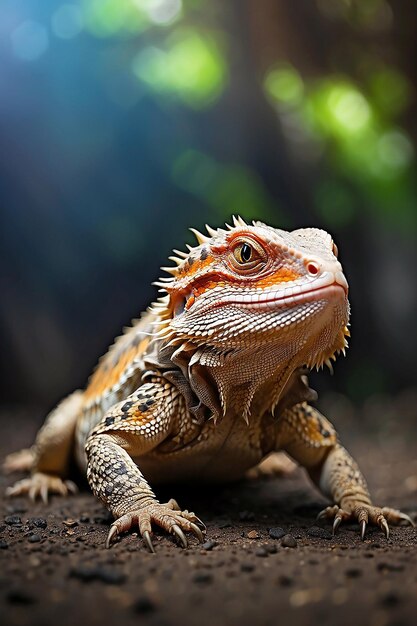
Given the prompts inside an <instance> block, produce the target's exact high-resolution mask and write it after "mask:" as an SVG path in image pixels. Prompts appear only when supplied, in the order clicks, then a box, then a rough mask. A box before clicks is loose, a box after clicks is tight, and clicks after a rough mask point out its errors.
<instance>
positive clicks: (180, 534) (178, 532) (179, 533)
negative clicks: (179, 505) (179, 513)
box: [171, 524, 188, 548]
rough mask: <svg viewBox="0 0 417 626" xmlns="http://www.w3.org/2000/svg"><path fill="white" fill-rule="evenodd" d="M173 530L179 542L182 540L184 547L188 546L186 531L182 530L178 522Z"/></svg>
mask: <svg viewBox="0 0 417 626" xmlns="http://www.w3.org/2000/svg"><path fill="white" fill-rule="evenodd" d="M171 532H172V533H173V534H174V535H176V536H177V537H178V539H179V542H180V544H181V545H182V547H183V548H188V541H187V538H186V536H185V535H184V533H183V532H182V530H181V528H180V527H179V526H178V525H177V524H174V525H173V527H172V531H171Z"/></svg>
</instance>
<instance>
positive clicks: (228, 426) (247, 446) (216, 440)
mask: <svg viewBox="0 0 417 626" xmlns="http://www.w3.org/2000/svg"><path fill="white" fill-rule="evenodd" d="M264 456H265V454H264V453H263V451H262V447H261V442H260V436H259V424H258V427H256V425H254V424H251V425H249V426H248V425H247V424H246V423H245V422H244V421H243V419H242V418H241V417H238V418H236V417H234V418H227V417H226V418H223V420H222V421H221V422H220V423H219V424H218V425H216V426H215V425H214V423H213V422H211V421H210V422H207V423H206V424H205V425H204V427H203V429H202V431H201V433H200V435H199V437H198V438H197V439H196V440H194V441H193V442H191V443H190V444H188V445H186V446H185V447H183V448H181V449H178V450H175V451H173V452H163V451H160V450H158V449H156V450H154V451H153V452H151V453H149V454H146V455H143V456H140V457H136V458H134V460H135V462H136V463H137V464H138V466H139V468H140V470H141V471H142V472H143V474H144V476H145V478H147V479H148V480H149V481H150V482H151V483H152V482H154V483H170V482H204V481H205V482H228V481H234V480H238V479H239V478H242V477H243V475H244V473H245V471H246V470H247V469H249V468H250V467H253V466H255V465H257V464H258V463H259V462H260V461H261V460H262V458H263V457H264Z"/></svg>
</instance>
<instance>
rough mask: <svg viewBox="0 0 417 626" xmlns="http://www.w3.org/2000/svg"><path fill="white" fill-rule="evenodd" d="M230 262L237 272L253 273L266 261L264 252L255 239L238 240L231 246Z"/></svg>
mask: <svg viewBox="0 0 417 626" xmlns="http://www.w3.org/2000/svg"><path fill="white" fill-rule="evenodd" d="M229 258H230V263H231V265H232V266H233V268H234V269H235V270H237V271H238V272H239V273H241V274H242V273H244V274H246V273H250V274H252V273H254V272H257V271H259V270H260V269H261V268H262V267H263V266H264V265H265V263H266V252H265V250H264V249H263V247H262V246H261V245H260V244H259V243H258V242H255V241H247V240H244V241H242V240H240V241H238V242H236V244H235V245H234V246H233V247H232V250H231V255H230V257H229Z"/></svg>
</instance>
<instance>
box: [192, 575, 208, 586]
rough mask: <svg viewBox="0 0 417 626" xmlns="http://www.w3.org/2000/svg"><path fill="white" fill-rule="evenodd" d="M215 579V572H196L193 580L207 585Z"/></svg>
mask: <svg viewBox="0 0 417 626" xmlns="http://www.w3.org/2000/svg"><path fill="white" fill-rule="evenodd" d="M212 581H213V574H210V572H196V573H195V574H194V576H193V582H195V583H198V584H200V585H201V584H203V585H206V584H208V583H211V582H212Z"/></svg>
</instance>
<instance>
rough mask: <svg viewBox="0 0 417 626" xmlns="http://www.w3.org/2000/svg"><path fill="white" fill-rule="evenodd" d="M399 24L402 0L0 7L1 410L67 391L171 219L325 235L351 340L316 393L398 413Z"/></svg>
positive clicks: (407, 377) (157, 0) (404, 291)
mask: <svg viewBox="0 0 417 626" xmlns="http://www.w3.org/2000/svg"><path fill="white" fill-rule="evenodd" d="M416 31H417V4H416V3H415V2H413V1H412V0H396V1H395V2H394V1H393V0H392V1H391V2H390V1H388V0H315V1H314V0H297V1H296V2H288V1H287V0H229V1H228V2H224V1H221V0H210V1H209V2H207V1H205V2H204V1H203V0H73V1H69V0H68V1H66V2H60V1H59V0H54V1H53V0H42V2H33V1H32V2H31V1H30V0H2V2H1V4H0V132H1V142H0V176H1V191H0V194H1V216H0V255H1V260H0V280H1V285H0V319H1V328H0V345H1V350H0V360H1V368H2V375H1V378H0V389H1V398H2V401H3V404H4V403H6V404H8V405H14V404H16V403H19V404H37V405H44V406H51V405H53V404H54V402H56V401H57V400H58V399H60V398H61V397H62V396H63V395H65V394H66V393H69V392H70V391H72V390H73V389H74V388H76V387H79V386H83V385H84V384H85V381H86V378H87V376H88V375H89V373H90V371H91V369H92V368H93V366H94V365H95V363H96V361H97V357H98V356H99V355H100V354H102V353H103V352H104V351H105V350H106V348H107V346H108V345H109V343H111V342H112V340H113V338H114V336H115V335H118V334H119V333H120V329H121V327H122V326H123V325H126V324H128V323H129V321H130V319H131V318H132V317H136V316H137V315H138V314H139V313H140V312H141V311H142V310H143V309H144V308H145V307H146V306H147V305H148V304H149V303H150V301H151V300H152V299H153V298H155V297H156V289H155V288H154V287H152V286H151V282H152V281H153V280H155V279H157V277H158V276H159V274H160V272H159V269H158V268H159V266H160V265H164V264H166V258H167V256H168V255H169V254H170V251H171V249H172V248H173V247H177V248H180V249H184V244H185V243H186V242H188V243H192V242H193V237H192V235H191V234H190V233H189V232H188V231H187V228H188V227H189V226H194V227H197V228H201V227H202V226H203V224H204V223H205V222H208V223H209V224H210V225H211V226H221V225H222V224H223V223H224V222H225V221H227V220H230V216H231V215H232V214H240V215H242V216H243V217H245V218H248V219H255V218H256V219H261V220H264V221H266V222H267V223H269V224H271V225H274V226H277V227H281V228H286V229H292V228H297V227H300V226H318V227H323V228H325V229H327V230H329V231H330V232H331V233H332V234H333V235H334V238H335V240H336V241H337V244H338V246H339V250H340V256H341V260H342V263H343V264H344V266H345V270H346V274H347V276H348V279H349V281H350V285H351V303H352V340H351V348H350V350H349V352H348V358H347V359H341V360H339V362H338V363H337V364H336V367H335V375H334V377H333V378H331V377H330V376H329V374H328V373H327V374H321V375H319V377H317V378H314V381H313V385H314V386H315V387H316V388H318V389H319V390H322V391H324V392H326V390H328V389H333V390H334V391H336V392H337V393H338V394H339V396H338V397H339V399H340V397H344V395H346V397H349V398H350V402H353V403H354V404H355V403H356V404H357V405H358V406H359V405H363V403H368V404H369V403H370V404H369V406H373V407H374V413H375V415H376V419H382V416H381V409H382V413H383V412H384V411H387V410H388V409H387V407H388V405H389V402H391V400H390V398H393V397H395V398H396V399H397V400H396V402H397V404H396V407H397V410H399V409H398V407H400V409H401V407H402V406H405V407H409V406H410V405H411V404H412V403H411V401H410V399H411V398H415V396H416V394H415V391H413V388H414V387H415V385H416V377H415V354H416V352H417V333H416V330H415V320H416V314H417V280H416V269H415V268H416V266H417V249H416V233H417V208H416V200H417V190H416V177H415V172H416V139H417V102H416V84H417V75H416V67H417V65H416V62H415V60H416V53H417V50H416V41H417V37H416V35H417V32H416ZM342 394H343V395H342ZM410 394H411V395H410ZM398 403H399V404H398ZM413 406H415V405H414V404H413ZM404 410H405V411H406V410H408V409H407V408H405V409H404ZM413 410H414V409H413Z"/></svg>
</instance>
